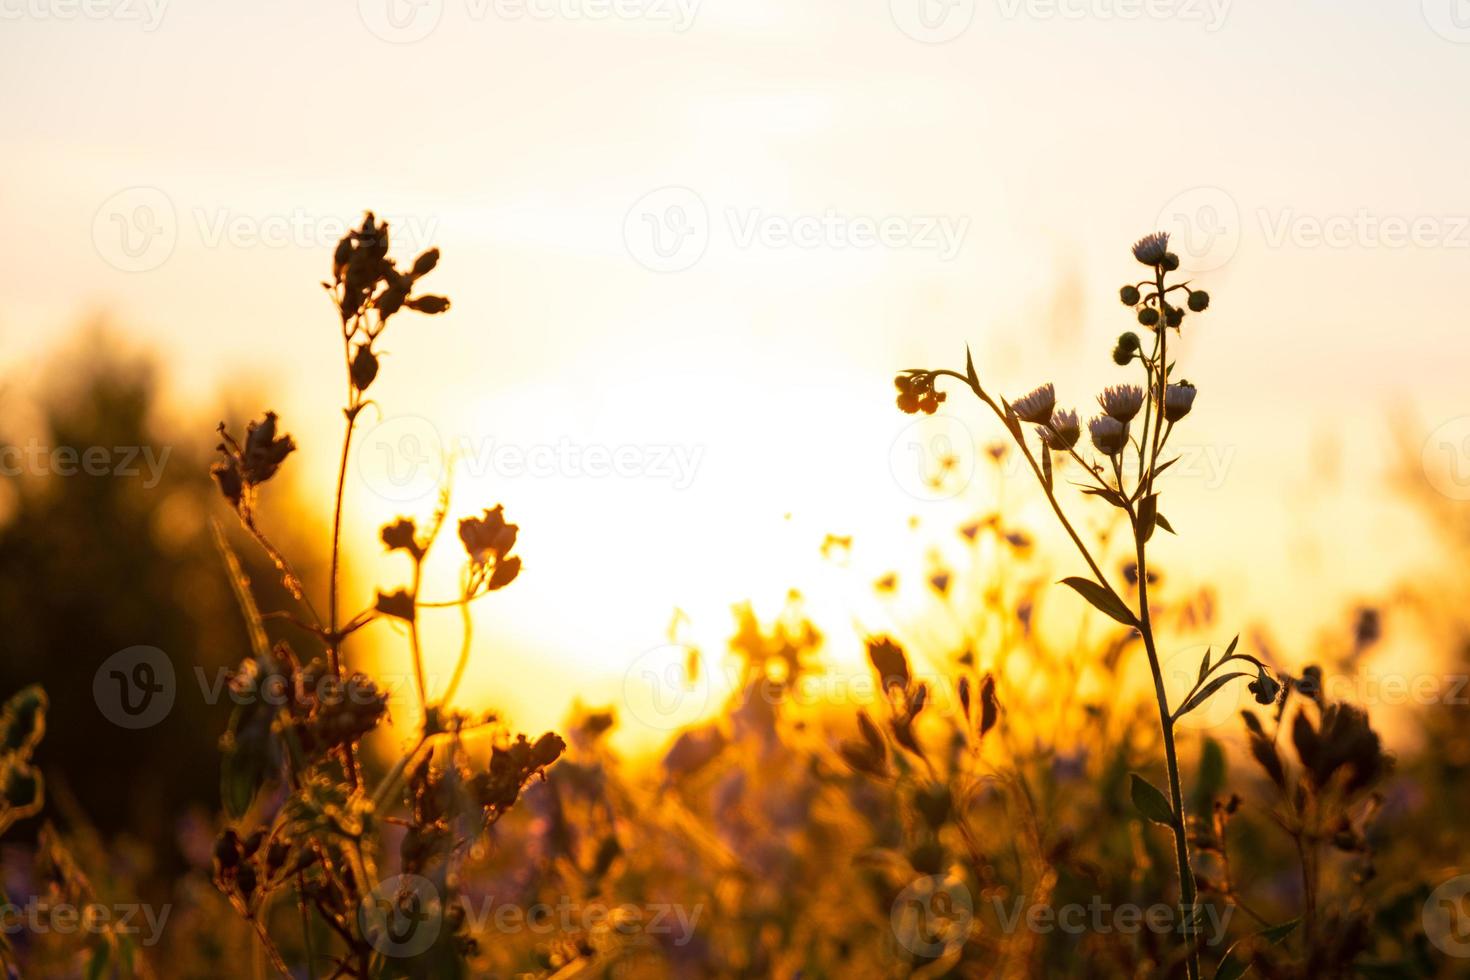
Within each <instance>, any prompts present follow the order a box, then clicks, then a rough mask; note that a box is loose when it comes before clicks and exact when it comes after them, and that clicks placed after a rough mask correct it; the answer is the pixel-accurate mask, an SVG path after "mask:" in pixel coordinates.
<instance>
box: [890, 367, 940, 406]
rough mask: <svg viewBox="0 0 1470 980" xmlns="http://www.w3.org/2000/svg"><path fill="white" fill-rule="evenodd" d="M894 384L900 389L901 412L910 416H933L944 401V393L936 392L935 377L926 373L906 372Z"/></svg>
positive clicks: (894, 380) (895, 379)
mask: <svg viewBox="0 0 1470 980" xmlns="http://www.w3.org/2000/svg"><path fill="white" fill-rule="evenodd" d="M893 384H894V386H895V387H896V388H898V407H899V410H900V411H902V412H905V413H907V414H909V415H916V414H918V413H919V412H923V413H924V414H925V415H933V414H934V413H935V412H936V411H938V410H939V403H940V402H942V401H944V392H942V391H935V390H934V375H932V374H929V373H928V372H926V371H905V372H904V373H903V374H900V375H898V376H897V377H896V378H894V379H893Z"/></svg>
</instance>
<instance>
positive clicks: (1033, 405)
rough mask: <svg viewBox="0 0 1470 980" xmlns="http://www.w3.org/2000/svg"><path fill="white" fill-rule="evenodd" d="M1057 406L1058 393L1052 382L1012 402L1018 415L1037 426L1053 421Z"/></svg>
mask: <svg viewBox="0 0 1470 980" xmlns="http://www.w3.org/2000/svg"><path fill="white" fill-rule="evenodd" d="M1056 406H1057V391H1056V388H1055V386H1053V385H1052V383H1051V382H1049V381H1048V382H1047V383H1046V384H1044V385H1042V386H1041V387H1039V388H1037V389H1036V390H1034V391H1031V392H1028V393H1026V394H1024V395H1022V396H1021V397H1020V398H1017V399H1016V400H1015V401H1013V402H1011V408H1012V409H1014V410H1015V412H1016V414H1017V415H1019V416H1020V417H1021V418H1022V419H1024V420H1025V421H1027V422H1032V423H1035V424H1036V425H1046V424H1047V423H1048V422H1050V421H1051V413H1052V410H1053V409H1055V408H1056Z"/></svg>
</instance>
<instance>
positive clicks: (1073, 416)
mask: <svg viewBox="0 0 1470 980" xmlns="http://www.w3.org/2000/svg"><path fill="white" fill-rule="evenodd" d="M1036 431H1037V432H1038V433H1040V435H1041V441H1042V442H1043V443H1045V444H1046V447H1047V448H1048V449H1055V450H1057V451H1058V452H1066V451H1067V450H1068V449H1071V448H1072V447H1073V446H1075V445H1077V440H1078V439H1081V438H1082V423H1080V422H1079V421H1078V420H1077V413H1076V412H1074V411H1073V410H1072V409H1070V408H1066V409H1061V410H1060V411H1057V412H1053V413H1052V417H1051V422H1050V423H1048V424H1047V425H1044V426H1041V427H1040V428H1038V429H1037V430H1036Z"/></svg>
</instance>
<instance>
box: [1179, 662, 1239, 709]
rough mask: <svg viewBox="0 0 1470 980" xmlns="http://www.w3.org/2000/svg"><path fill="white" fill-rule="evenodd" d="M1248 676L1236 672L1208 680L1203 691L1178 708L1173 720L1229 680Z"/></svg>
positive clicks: (1207, 697)
mask: <svg viewBox="0 0 1470 980" xmlns="http://www.w3.org/2000/svg"><path fill="white" fill-rule="evenodd" d="M1249 676H1250V674H1242V673H1239V672H1236V673H1234V674H1226V675H1225V676H1223V677H1216V678H1215V679H1214V680H1212V681H1210V683H1209V684H1207V685H1205V689H1204V690H1203V691H1200V692H1199V693H1198V694H1196V695H1195V696H1194V697H1192V698H1190V699H1189V701H1188V703H1187V704H1185V705H1184V707H1182V708H1180V709H1179V713H1178V714H1176V715H1175V716H1174V718H1175V720H1176V721H1177V720H1178V719H1180V718H1183V717H1184V716H1185V715H1187V714H1189V713H1190V712H1191V711H1193V710H1194V709H1195V708H1198V707H1199V706H1200V705H1202V704H1204V703H1205V702H1206V701H1208V700H1209V699H1210V695H1212V694H1214V693H1215V692H1216V691H1218V690H1220V688H1222V687H1224V686H1225V685H1226V684H1229V683H1230V682H1231V681H1233V680H1237V679H1239V678H1241V677H1249Z"/></svg>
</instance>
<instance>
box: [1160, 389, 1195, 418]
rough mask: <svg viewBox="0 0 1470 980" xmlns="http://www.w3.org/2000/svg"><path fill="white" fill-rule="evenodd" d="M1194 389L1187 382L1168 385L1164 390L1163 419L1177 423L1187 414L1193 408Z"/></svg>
mask: <svg viewBox="0 0 1470 980" xmlns="http://www.w3.org/2000/svg"><path fill="white" fill-rule="evenodd" d="M1195 394H1196V389H1195V387H1194V385H1192V384H1190V383H1189V382H1188V381H1181V382H1179V383H1178V384H1173V385H1170V386H1169V387H1167V388H1165V389H1164V418H1165V419H1166V420H1167V421H1169V422H1178V421H1179V420H1180V419H1182V418H1184V416H1186V415H1188V414H1189V410H1190V409H1192V408H1193V407H1194V396H1195Z"/></svg>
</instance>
